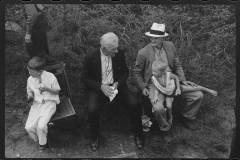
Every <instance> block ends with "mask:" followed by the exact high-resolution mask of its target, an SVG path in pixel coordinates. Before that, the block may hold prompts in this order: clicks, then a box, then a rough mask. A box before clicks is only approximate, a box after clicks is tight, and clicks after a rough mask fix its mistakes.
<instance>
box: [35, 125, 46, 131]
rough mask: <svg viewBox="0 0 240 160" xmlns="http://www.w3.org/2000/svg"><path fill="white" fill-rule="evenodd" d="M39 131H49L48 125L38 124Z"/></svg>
mask: <svg viewBox="0 0 240 160" xmlns="http://www.w3.org/2000/svg"><path fill="white" fill-rule="evenodd" d="M37 129H38V130H45V129H47V125H43V124H38V127H37Z"/></svg>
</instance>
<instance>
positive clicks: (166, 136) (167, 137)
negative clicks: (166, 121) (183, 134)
mask: <svg viewBox="0 0 240 160" xmlns="http://www.w3.org/2000/svg"><path fill="white" fill-rule="evenodd" d="M162 133H163V134H162V135H163V139H164V141H166V142H171V141H172V135H171V133H170V131H162Z"/></svg>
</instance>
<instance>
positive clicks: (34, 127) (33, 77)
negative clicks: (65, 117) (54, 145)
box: [25, 57, 60, 150]
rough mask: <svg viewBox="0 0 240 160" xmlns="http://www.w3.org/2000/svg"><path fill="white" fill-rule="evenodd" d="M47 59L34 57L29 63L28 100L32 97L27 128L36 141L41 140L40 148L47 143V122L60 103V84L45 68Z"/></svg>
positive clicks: (43, 147)
mask: <svg viewBox="0 0 240 160" xmlns="http://www.w3.org/2000/svg"><path fill="white" fill-rule="evenodd" d="M45 65H46V64H45V61H44V59H42V58H40V57H34V58H32V59H31V60H30V61H29V62H28V65H27V68H28V71H29V74H30V77H29V78H28V80H27V96H28V100H30V99H32V100H33V104H32V106H31V109H30V112H29V115H28V119H27V122H26V126H25V129H26V130H27V132H28V133H29V135H30V136H31V137H32V139H33V140H34V141H35V142H39V150H43V149H45V147H46V143H47V132H48V128H47V123H48V122H49V121H50V119H51V117H52V115H53V114H54V113H55V111H56V105H57V104H59V103H60V99H59V95H58V93H59V91H60V86H59V84H58V81H57V78H56V77H55V76H54V74H52V73H50V72H47V71H45V70H44V68H45Z"/></svg>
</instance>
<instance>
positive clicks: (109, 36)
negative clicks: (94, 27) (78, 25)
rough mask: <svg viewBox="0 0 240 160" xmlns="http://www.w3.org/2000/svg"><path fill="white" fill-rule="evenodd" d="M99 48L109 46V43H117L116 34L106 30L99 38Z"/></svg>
mask: <svg viewBox="0 0 240 160" xmlns="http://www.w3.org/2000/svg"><path fill="white" fill-rule="evenodd" d="M100 44H101V48H102V47H107V48H108V47H109V45H116V44H118V36H117V35H116V34H114V33H113V32H108V33H106V34H104V35H103V36H102V37H101V39H100Z"/></svg>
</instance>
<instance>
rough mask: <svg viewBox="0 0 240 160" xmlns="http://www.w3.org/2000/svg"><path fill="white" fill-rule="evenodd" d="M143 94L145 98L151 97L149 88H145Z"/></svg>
mask: <svg viewBox="0 0 240 160" xmlns="http://www.w3.org/2000/svg"><path fill="white" fill-rule="evenodd" d="M142 94H143V95H144V96H147V95H149V91H148V89H147V88H144V89H143V92H142Z"/></svg>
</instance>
